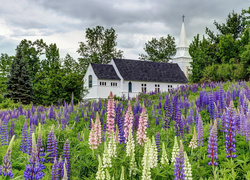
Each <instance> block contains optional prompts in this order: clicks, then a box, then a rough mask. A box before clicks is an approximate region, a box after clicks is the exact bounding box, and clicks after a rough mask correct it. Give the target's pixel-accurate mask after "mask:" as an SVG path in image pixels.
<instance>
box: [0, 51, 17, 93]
mask: <svg viewBox="0 0 250 180" xmlns="http://www.w3.org/2000/svg"><path fill="white" fill-rule="evenodd" d="M13 59H14V56H8V54H1V56H0V94H3V93H5V92H6V81H7V79H8V77H7V76H8V75H9V73H10V67H11V64H12V61H13Z"/></svg>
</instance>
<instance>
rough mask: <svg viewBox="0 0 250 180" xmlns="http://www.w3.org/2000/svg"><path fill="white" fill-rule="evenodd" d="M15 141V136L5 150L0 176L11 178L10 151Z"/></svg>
mask: <svg viewBox="0 0 250 180" xmlns="http://www.w3.org/2000/svg"><path fill="white" fill-rule="evenodd" d="M14 139H15V135H14V136H13V137H12V139H11V140H10V144H9V147H8V149H7V152H6V155H5V156H4V158H3V165H2V166H0V175H3V176H7V177H10V178H13V172H12V166H11V151H12V146H13V142H14Z"/></svg>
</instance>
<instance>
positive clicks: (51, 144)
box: [47, 125, 55, 163]
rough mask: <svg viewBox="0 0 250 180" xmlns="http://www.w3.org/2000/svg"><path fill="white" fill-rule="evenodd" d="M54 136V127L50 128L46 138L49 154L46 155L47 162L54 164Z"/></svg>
mask: <svg viewBox="0 0 250 180" xmlns="http://www.w3.org/2000/svg"><path fill="white" fill-rule="evenodd" d="M54 138H55V135H54V125H52V126H51V130H50V132H49V134H48V138H47V153H49V152H50V154H49V155H48V158H49V159H48V160H47V162H49V161H50V162H51V163H53V162H54V157H55V140H54Z"/></svg>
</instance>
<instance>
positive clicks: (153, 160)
mask: <svg viewBox="0 0 250 180" xmlns="http://www.w3.org/2000/svg"><path fill="white" fill-rule="evenodd" d="M157 161H158V155H157V147H156V144H155V138H154V137H152V143H151V146H150V147H149V164H150V168H155V167H157Z"/></svg>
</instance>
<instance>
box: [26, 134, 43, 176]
mask: <svg viewBox="0 0 250 180" xmlns="http://www.w3.org/2000/svg"><path fill="white" fill-rule="evenodd" d="M43 176H44V173H43V172H41V168H40V165H39V159H38V154H37V146H36V138H35V134H34V133H32V151H31V156H30V159H29V164H28V165H26V169H25V171H24V178H25V180H35V179H42V178H43Z"/></svg>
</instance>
